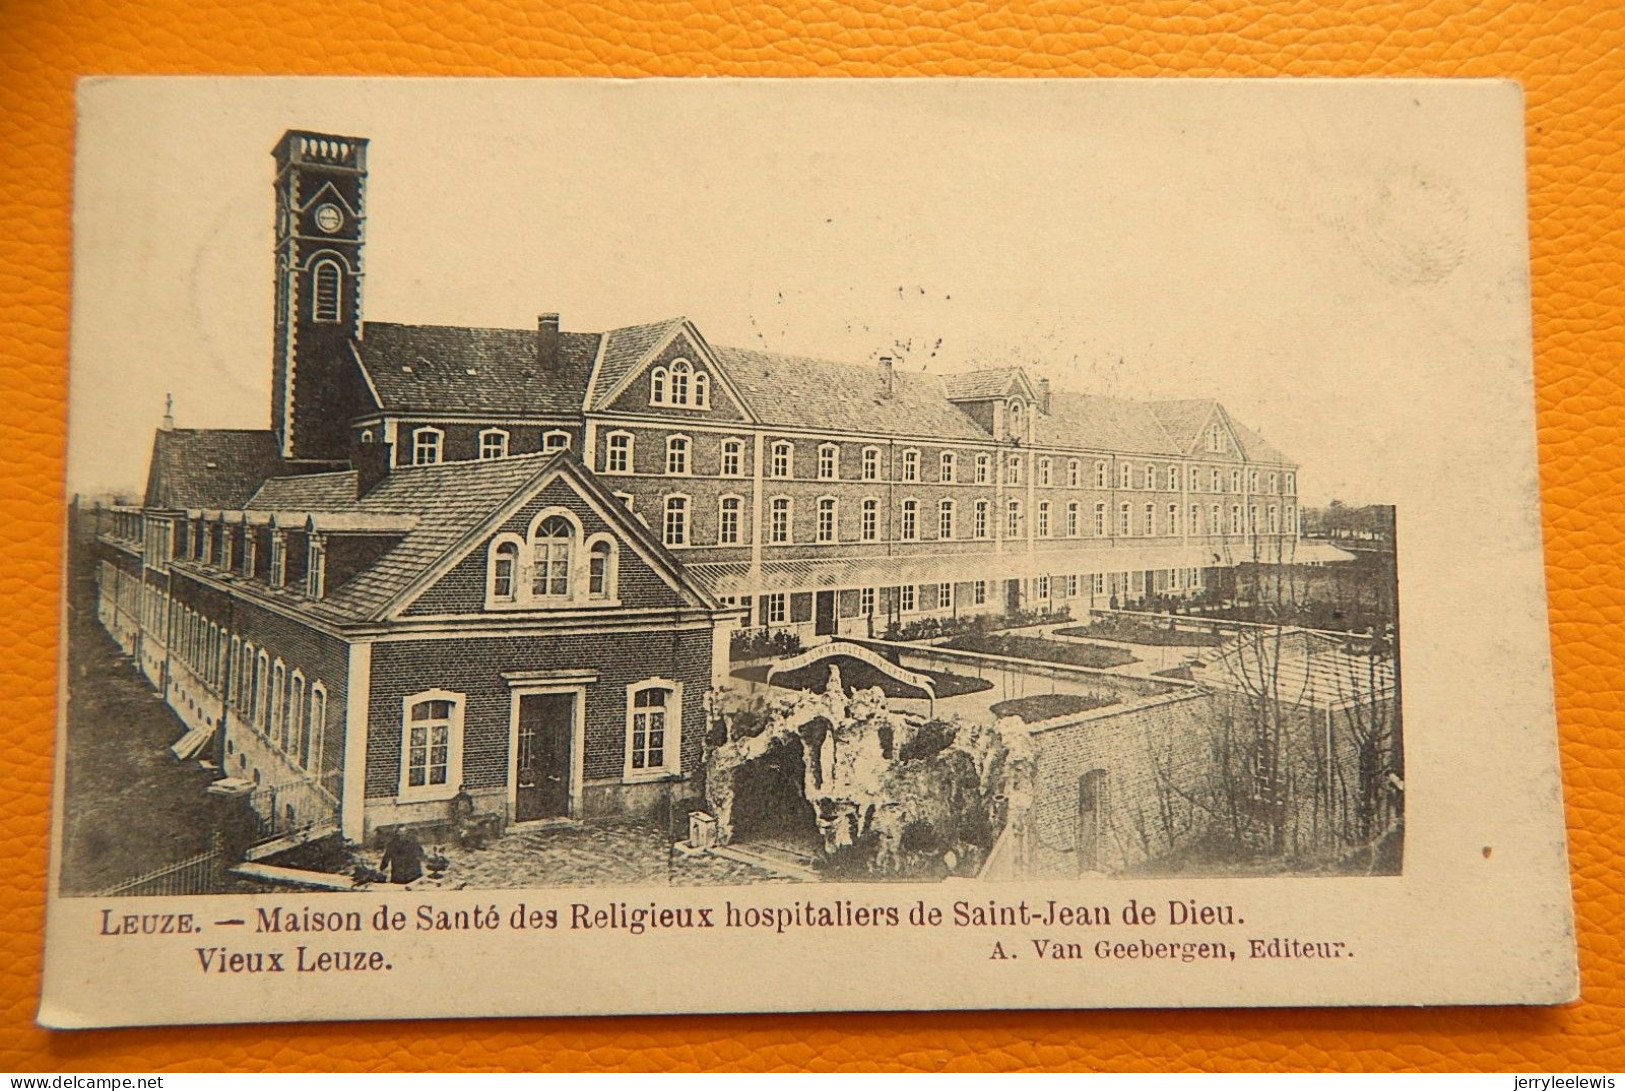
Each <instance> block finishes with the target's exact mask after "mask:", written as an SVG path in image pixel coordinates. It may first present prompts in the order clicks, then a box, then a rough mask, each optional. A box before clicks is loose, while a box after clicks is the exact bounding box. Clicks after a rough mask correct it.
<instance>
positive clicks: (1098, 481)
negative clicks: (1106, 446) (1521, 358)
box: [1095, 458, 1110, 489]
mask: <svg viewBox="0 0 1625 1091" xmlns="http://www.w3.org/2000/svg"><path fill="white" fill-rule="evenodd" d="M1109 480H1110V478H1109V477H1107V475H1106V460H1105V459H1103V458H1102V459H1097V460H1096V461H1095V488H1097V489H1104V488H1105V487H1106V482H1107V481H1109Z"/></svg>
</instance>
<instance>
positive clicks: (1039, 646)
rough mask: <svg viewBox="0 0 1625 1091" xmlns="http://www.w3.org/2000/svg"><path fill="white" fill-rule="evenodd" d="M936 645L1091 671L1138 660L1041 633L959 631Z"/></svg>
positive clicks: (1123, 651) (1121, 652)
mask: <svg viewBox="0 0 1625 1091" xmlns="http://www.w3.org/2000/svg"><path fill="white" fill-rule="evenodd" d="M939 646H940V647H943V648H952V649H955V650H956V651H963V652H980V653H982V654H984V655H1004V656H1013V657H1014V658H1017V659H1034V660H1039V661H1041V662H1045V663H1062V664H1065V665H1066V666H1069V667H1088V668H1091V669H1093V670H1107V669H1110V668H1112V667H1124V666H1127V665H1129V664H1130V663H1138V662H1139V657H1137V656H1136V655H1134V654H1133V653H1132V652H1130V651H1128V650H1127V649H1124V648H1120V647H1111V646H1108V645H1105V644H1077V643H1066V642H1063V641H1059V640H1049V639H1047V638H1045V637H1041V636H1016V635H1013V634H1010V633H982V632H970V633H962V634H960V635H959V636H956V637H954V638H952V639H951V640H946V641H943V642H942V644H941V645H939Z"/></svg>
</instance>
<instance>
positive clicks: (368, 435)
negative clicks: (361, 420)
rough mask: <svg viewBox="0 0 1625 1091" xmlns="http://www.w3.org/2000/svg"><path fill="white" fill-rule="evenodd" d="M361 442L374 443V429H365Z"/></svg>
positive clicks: (362, 432)
mask: <svg viewBox="0 0 1625 1091" xmlns="http://www.w3.org/2000/svg"><path fill="white" fill-rule="evenodd" d="M361 442H362V443H372V442H373V434H372V429H371V428H363V429H362V430H361Z"/></svg>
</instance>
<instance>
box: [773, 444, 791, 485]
mask: <svg viewBox="0 0 1625 1091" xmlns="http://www.w3.org/2000/svg"><path fill="white" fill-rule="evenodd" d="M790 452H791V449H790V445H789V444H788V443H775V444H774V445H773V461H772V462H771V463H770V464H769V466H770V468H771V470H772V473H770V474H769V475H768V476H769V477H789V476H790V470H791V463H790Z"/></svg>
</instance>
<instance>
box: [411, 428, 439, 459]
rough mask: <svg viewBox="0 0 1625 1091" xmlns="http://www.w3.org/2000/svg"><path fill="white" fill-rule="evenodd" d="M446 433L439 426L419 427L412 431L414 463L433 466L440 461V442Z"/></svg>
mask: <svg viewBox="0 0 1625 1091" xmlns="http://www.w3.org/2000/svg"><path fill="white" fill-rule="evenodd" d="M444 438H445V434H444V433H443V432H441V431H440V429H438V428H419V429H418V430H417V431H415V432H413V433H412V465H414V466H433V465H434V464H435V463H437V462H439V461H440V442H441V440H442V439H444Z"/></svg>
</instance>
